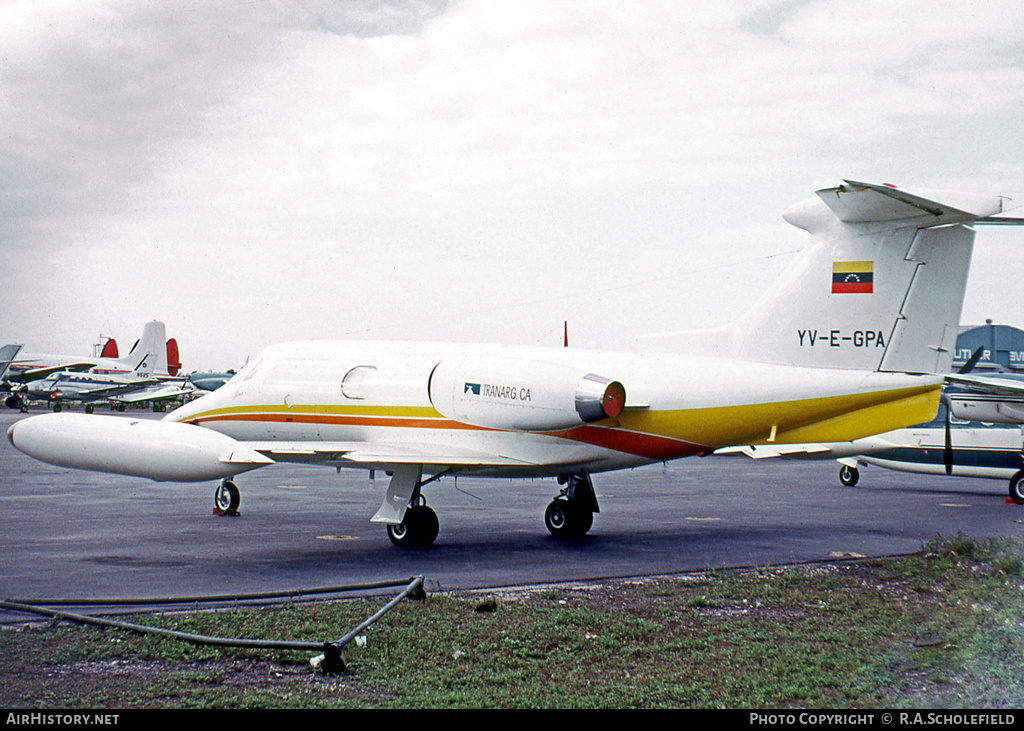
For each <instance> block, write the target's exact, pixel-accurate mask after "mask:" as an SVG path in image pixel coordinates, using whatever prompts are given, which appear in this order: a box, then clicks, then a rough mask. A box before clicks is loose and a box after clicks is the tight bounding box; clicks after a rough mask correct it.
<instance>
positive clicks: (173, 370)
mask: <svg viewBox="0 0 1024 731" xmlns="http://www.w3.org/2000/svg"><path fill="white" fill-rule="evenodd" d="M180 370H181V361H180V360H178V341H177V340H175V339H174V338H171V339H170V340H168V341H167V372H168V373H170V374H171V375H172V376H176V375H178V371H180Z"/></svg>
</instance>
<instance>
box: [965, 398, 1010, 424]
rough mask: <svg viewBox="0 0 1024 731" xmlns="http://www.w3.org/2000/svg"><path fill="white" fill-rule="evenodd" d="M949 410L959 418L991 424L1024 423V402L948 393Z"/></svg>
mask: <svg viewBox="0 0 1024 731" xmlns="http://www.w3.org/2000/svg"><path fill="white" fill-rule="evenodd" d="M948 398H949V407H950V408H949V410H950V412H951V413H952V414H953V416H955V417H956V418H957V419H963V420H964V421H983V422H987V423H991V424H1024V404H1022V403H1014V402H1013V401H998V400H995V399H984V398H972V397H971V396H967V395H963V394H948Z"/></svg>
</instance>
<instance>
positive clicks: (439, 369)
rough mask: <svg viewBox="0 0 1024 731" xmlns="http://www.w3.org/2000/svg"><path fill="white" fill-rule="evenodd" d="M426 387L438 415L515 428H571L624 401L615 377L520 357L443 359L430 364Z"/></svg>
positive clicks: (610, 413) (618, 409)
mask: <svg viewBox="0 0 1024 731" xmlns="http://www.w3.org/2000/svg"><path fill="white" fill-rule="evenodd" d="M428 391H429V394H430V403H431V404H432V405H433V407H434V408H435V409H437V411H438V412H439V413H440V414H441V415H442V416H445V417H447V418H449V419H452V420H454V421H458V422H460V423H463V424H471V425H473V426H482V427H486V428H490V429H503V430H507V431H521V432H547V431H561V430H563V429H571V428H573V427H576V426H581V425H583V424H589V423H591V422H595V421H600V420H601V419H607V418H613V417H616V416H618V415H619V414H621V413H622V410H623V408H624V407H625V405H626V389H625V388H624V387H623V385H622V384H621V383H619V382H618V381H613V380H610V379H608V378H605V377H603V376H599V375H596V374H594V373H589V372H587V371H585V370H581V369H579V368H574V367H571V366H565V365H560V364H556V363H543V362H536V361H526V360H500V361H498V360H463V359H456V360H444V361H441V362H440V363H438V364H437V365H436V366H434V370H433V372H432V373H431V374H430V384H429V386H428Z"/></svg>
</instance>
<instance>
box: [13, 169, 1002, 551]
mask: <svg viewBox="0 0 1024 731" xmlns="http://www.w3.org/2000/svg"><path fill="white" fill-rule="evenodd" d="M1005 202H1006V199H1004V198H999V197H987V196H974V195H965V194H957V193H931V192H918V193H912V192H908V191H904V190H901V189H899V188H896V187H893V186H888V185H876V184H869V183H859V182H854V181H846V182H844V183H843V184H842V185H839V186H837V187H834V188H828V189H824V190H820V191H818V192H817V197H816V198H814V199H811V200H810V201H807V202H805V203H802V204H800V205H798V206H795V207H793V208H791V209H790V210H788V211H787V212H786V213H785V214H784V218H785V219H786V220H787V221H789V222H790V223H792V224H794V225H796V226H798V227H800V228H802V229H804V230H806V231H808V232H809V233H810V235H811V237H810V244H809V246H808V247H807V248H806V249H805V250H804V251H803V252H802V254H801V255H800V257H799V258H798V260H797V261H795V262H794V264H793V265H792V267H791V268H790V269H788V270H787V272H785V273H784V275H783V276H782V277H781V278H780V280H779V281H778V282H776V284H775V285H774V287H773V288H771V289H770V290H769V291H768V292H766V293H765V295H764V296H763V297H762V298H761V299H760V300H759V301H758V303H757V304H756V305H755V306H754V308H753V309H752V310H751V311H750V312H749V313H747V314H746V315H745V316H743V317H742V318H740V319H739V320H737V321H736V322H734V323H732V324H731V325H728V326H725V327H723V328H719V329H716V330H711V331H703V332H699V333H677V334H668V335H660V336H653V337H649V338H646V339H645V340H644V341H643V343H644V349H643V350H638V351H637V352H606V351H589V350H575V349H568V348H558V349H544V348H519V347H502V346H492V345H453V344H425V343H402V344H398V343H373V342H363V341H356V342H302V343H290V344H286V345H279V346H276V347H271V348H268V349H266V350H264V351H263V352H262V353H261V354H260V355H259V356H258V357H257V358H255V359H253V360H252V361H251V362H250V363H249V364H248V365H247V366H246V367H245V368H243V369H242V370H241V371H240V372H239V373H238V374H237V375H236V376H235V377H234V378H232V379H231V381H229V382H228V383H227V384H226V385H225V386H223V387H222V388H220V389H219V390H217V391H215V392H213V393H211V394H209V395H206V396H204V397H202V398H201V399H198V400H196V401H193V402H191V403H189V404H186V405H185V406H182V407H181V408H179V409H177V410H175V411H173V412H171V413H170V414H168V415H167V416H166V417H165V418H164V419H163V420H162V421H143V420H136V419H130V418H127V419H126V418H120V417H115V416H102V417H101V416H87V415H82V414H67V413H63V414H45V415H40V416H34V417H31V418H28V419H24V420H22V421H20V422H18V423H16V424H14V425H13V426H12V427H11V428H10V429H9V431H8V436H9V438H10V440H11V442H12V443H13V444H14V446H15V447H17V448H18V449H20V450H21V451H23V452H25V453H26V454H28V455H31V456H33V457H35V458H37V459H40V460H42V461H45V462H49V463H51V464H55V465H59V466H65V467H74V468H80V469H89V470H99V471H106V472H112V473H119V474H127V475H136V476H140V477H147V478H151V479H154V480H169V481H180V482H196V481H204V480H221V483H220V486H219V487H218V489H217V497H216V499H217V501H218V504H219V505H220V507H222V508H223V509H226V510H230V509H233V508H236V507H237V505H238V490H237V488H236V487H235V485H234V483H233V482H232V481H231V480H232V479H233V478H235V477H236V476H237V475H239V474H241V473H243V472H246V471H247V470H252V469H256V468H259V467H263V466H266V465H270V464H274V463H275V462H308V463H317V464H324V465H330V466H334V467H338V468H342V467H346V468H356V469H363V470H367V471H369V472H370V474H371V476H372V475H373V474H374V472H375V471H386V472H387V473H388V474H390V475H391V480H390V483H389V486H388V488H387V493H386V495H385V497H384V500H383V504H382V505H381V506H380V509H379V510H378V511H377V513H376V514H375V515H374V516H373V518H372V519H371V520H372V521H373V522H377V523H381V524H383V525H385V526H386V528H387V533H388V536H389V537H390V539H391V541H392V542H393V543H395V544H396V545H403V546H405V545H428V544H430V543H432V542H433V541H434V540H435V538H436V536H437V533H438V520H437V516H436V514H435V513H434V512H433V511H432V510H431V509H430V508H429V507H427V505H426V501H425V498H424V491H423V488H424V487H425V486H426V485H428V484H429V483H431V482H434V481H435V480H438V479H439V478H441V477H444V476H446V475H456V474H473V475H481V476H500V477H527V476H550V477H557V478H559V482H560V483H561V484H562V485H563V488H562V489H561V492H560V494H559V495H558V496H557V497H555V499H554V500H553V501H552V502H551V504H550V505H549V506H548V508H547V511H546V514H545V522H546V524H547V528H548V529H549V530H550V532H551V533H552V534H554V535H556V536H566V537H572V536H581V535H583V534H585V533H586V532H587V531H588V530H590V528H591V526H592V522H593V516H594V513H596V512H598V511H599V507H598V504H597V498H596V495H595V493H594V489H593V485H592V481H591V477H590V476H591V475H592V474H593V473H597V472H606V471H610V470H618V469H625V468H631V467H637V466H640V465H644V464H649V463H653V462H661V461H667V460H671V459H677V458H679V457H686V456H690V455H695V454H696V455H704V454H710V453H712V452H713V451H715V450H716V449H718V448H721V447H726V446H730V445H749V444H770V443H782V444H791V443H801V442H838V441H849V440H853V439H857V438H860V437H864V436H867V435H870V434H876V433H879V432H885V431H890V430H892V429H897V428H900V427H904V426H908V425H912V424H919V423H921V422H924V421H928V420H929V419H931V418H932V417H933V416H934V415H935V413H936V409H937V406H938V402H939V396H940V390H941V386H942V381H943V379H942V377H941V376H938V375H933V374H936V373H939V372H942V371H944V370H946V367H945V366H947V365H948V362H949V360H950V357H951V351H952V350H953V348H954V346H955V342H956V335H957V329H956V325H957V324H958V323H959V319H960V311H961V307H962V304H963V296H964V289H965V285H966V280H967V273H968V268H969V263H970V256H971V250H972V246H973V241H974V229H973V224H977V223H985V222H989V221H992V222H995V221H996V220H997V219H993V218H992V217H994V216H996V214H999V213H1001V212H1002V211H1003V207H1004V203H1005ZM998 220H999V221H1001V222H1005V220H1006V219H998Z"/></svg>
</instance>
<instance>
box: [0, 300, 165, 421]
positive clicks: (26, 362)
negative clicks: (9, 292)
mask: <svg viewBox="0 0 1024 731" xmlns="http://www.w3.org/2000/svg"><path fill="white" fill-rule="evenodd" d="M180 367H181V364H180V363H179V362H178V342H177V341H176V340H175V339H174V338H171V339H170V340H168V339H167V335H166V328H165V326H164V323H162V322H160V321H158V320H153V321H151V322H147V323H146V325H145V326H144V327H143V329H142V337H141V338H139V339H138V340H137V341H136V342H135V345H134V346H132V349H131V351H130V352H129V353H128V355H125V356H119V355H118V349H117V342H116V341H115V340H113V338H111V339H108V340H107V342H106V344H105V345H104V347H103V352H102V353H101V354H100V355H99V356H93V357H84V358H83V357H79V356H71V355H53V354H48V353H47V354H38V353H23V352H22V346H20V345H5V346H4V347H3V348H0V390H2V391H3V392H5V393H7V394H8V395H7V396H6V397H5V398H4V404H5V405H6V406H7V408H9V409H21V410H22V411H27V410H28V401H29V400H30V399H37V400H47V401H51V402H54V403H59V401H60V400H62V399H67V400H82V401H91V400H97V399H104V398H106V396H105V395H104V394H103V392H102V391H101V389H104V388H106V389H110V390H109V391H108V393H110V394H112V395H113V394H118V393H125V392H127V391H128V390H135V391H138V390H139V388H141V386H139V387H138V388H134V389H129V388H124V387H123V386H124V384H125V383H128V382H130V381H137V380H139V379H159V380H169V379H171V378H172V377H173V376H175V375H176V374H177V372H178V369H179V368H180ZM85 374H88V375H85ZM142 385H146V384H142ZM179 390H180V389H179ZM88 391H93V392H94V393H93V394H92V395H94V396H96V398H95V399H94V398H92V397H91V396H90V395H88V394H87V392H88ZM79 394H86V395H85V396H83V397H82V398H77V396H78V395H79ZM58 410H59V409H58Z"/></svg>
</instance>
